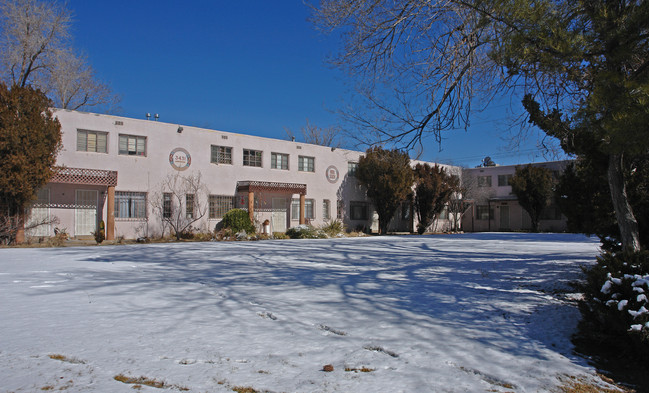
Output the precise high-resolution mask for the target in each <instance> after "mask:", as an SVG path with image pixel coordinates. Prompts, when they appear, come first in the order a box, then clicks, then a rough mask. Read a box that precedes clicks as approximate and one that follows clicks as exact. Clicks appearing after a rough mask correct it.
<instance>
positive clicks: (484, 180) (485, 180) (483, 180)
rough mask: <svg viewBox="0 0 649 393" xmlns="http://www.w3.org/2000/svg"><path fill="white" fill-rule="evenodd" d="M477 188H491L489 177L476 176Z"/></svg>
mask: <svg viewBox="0 0 649 393" xmlns="http://www.w3.org/2000/svg"><path fill="white" fill-rule="evenodd" d="M478 187H491V176H478Z"/></svg>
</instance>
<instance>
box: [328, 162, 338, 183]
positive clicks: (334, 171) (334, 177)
mask: <svg viewBox="0 0 649 393" xmlns="http://www.w3.org/2000/svg"><path fill="white" fill-rule="evenodd" d="M325 176H327V180H328V181H329V183H335V182H337V181H338V177H340V173H339V172H338V168H336V167H335V166H333V165H330V166H329V168H327V173H326V174H325Z"/></svg>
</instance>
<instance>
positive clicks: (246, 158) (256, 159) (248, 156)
mask: <svg viewBox="0 0 649 393" xmlns="http://www.w3.org/2000/svg"><path fill="white" fill-rule="evenodd" d="M243 165H244V166H254V167H259V168H261V151H260V150H250V149H243Z"/></svg>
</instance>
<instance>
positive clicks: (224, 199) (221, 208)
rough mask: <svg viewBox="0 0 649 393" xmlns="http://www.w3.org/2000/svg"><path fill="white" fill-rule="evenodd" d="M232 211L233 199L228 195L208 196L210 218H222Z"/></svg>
mask: <svg viewBox="0 0 649 393" xmlns="http://www.w3.org/2000/svg"><path fill="white" fill-rule="evenodd" d="M232 209H234V197H233V196H229V195H210V218H223V216H225V213H227V212H229V211H230V210H232Z"/></svg>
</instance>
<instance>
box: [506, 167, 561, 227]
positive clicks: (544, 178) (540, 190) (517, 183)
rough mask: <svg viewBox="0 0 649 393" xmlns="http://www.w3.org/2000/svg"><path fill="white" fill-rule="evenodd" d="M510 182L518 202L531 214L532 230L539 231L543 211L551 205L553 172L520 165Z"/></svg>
mask: <svg viewBox="0 0 649 393" xmlns="http://www.w3.org/2000/svg"><path fill="white" fill-rule="evenodd" d="M510 184H511V186H512V192H513V193H514V194H516V197H517V198H518V203H519V204H520V205H521V207H522V208H523V209H525V211H526V212H527V213H528V214H529V215H530V219H531V221H532V231H533V232H538V231H539V220H540V217H541V212H542V211H543V209H545V208H546V207H548V206H549V205H550V201H551V198H552V196H553V193H554V191H553V188H554V182H553V180H552V172H551V171H550V170H549V169H547V168H542V167H537V166H532V165H526V166H524V167H520V166H518V167H516V173H515V174H514V176H513V177H512V178H511V181H510Z"/></svg>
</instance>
